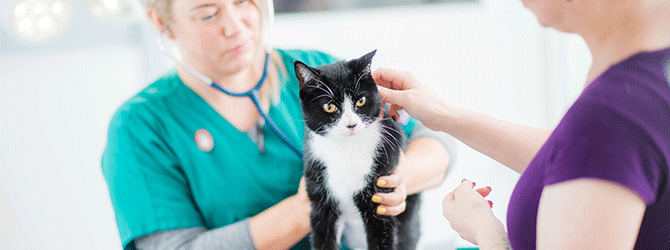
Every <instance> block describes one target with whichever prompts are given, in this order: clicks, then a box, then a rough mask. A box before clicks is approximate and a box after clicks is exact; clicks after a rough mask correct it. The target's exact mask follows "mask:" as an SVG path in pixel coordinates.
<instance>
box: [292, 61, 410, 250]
mask: <svg viewBox="0 0 670 250" xmlns="http://www.w3.org/2000/svg"><path fill="white" fill-rule="evenodd" d="M375 53H376V50H375V51H372V52H370V53H368V54H366V55H364V56H362V57H361V58H358V59H353V60H349V61H339V62H335V63H332V64H328V65H323V66H320V67H316V68H312V67H309V66H307V65H306V64H305V63H303V62H301V61H295V63H294V66H295V72H296V76H297V77H298V81H299V85H300V94H299V95H300V100H301V102H302V110H303V116H304V119H305V126H306V129H305V140H304V155H305V156H304V164H305V165H304V176H305V184H306V189H307V195H308V197H309V200H310V202H311V206H312V211H311V214H310V220H311V221H310V224H311V237H310V242H311V244H312V248H313V249H317V250H331V249H339V247H340V244H341V238H342V235H343V233H344V232H343V231H344V229H345V225H346V226H351V225H354V226H358V227H361V225H363V226H362V227H364V229H360V230H349V228H348V229H347V231H348V232H349V231H359V232H365V234H366V239H367V247H368V249H402V250H408V249H415V248H416V243H417V241H418V238H419V234H420V233H419V230H420V229H419V218H418V206H419V195H418V194H413V195H409V196H407V199H406V204H407V206H406V209H405V211H404V212H403V213H401V214H400V215H398V216H395V217H394V216H386V215H379V214H377V206H378V204H377V203H373V202H372V201H371V199H372V196H373V195H374V194H375V193H379V192H385V193H388V192H392V191H393V189H391V188H381V187H378V186H377V185H376V182H377V179H378V178H379V177H381V176H387V175H390V174H391V173H392V172H393V170H394V169H395V168H396V166H397V165H398V160H399V157H400V151H401V150H402V149H403V148H404V147H405V146H406V141H407V139H406V138H405V134H404V132H403V130H402V129H401V127H400V126H399V125H398V123H397V122H395V121H393V120H391V119H390V118H388V114H386V115H385V117H384V118H382V117H380V111H381V110H382V108H381V97H380V96H379V93H378V90H377V87H376V85H375V82H374V80H373V79H372V75H371V73H370V66H371V62H372V57H373V56H374V54H375Z"/></svg>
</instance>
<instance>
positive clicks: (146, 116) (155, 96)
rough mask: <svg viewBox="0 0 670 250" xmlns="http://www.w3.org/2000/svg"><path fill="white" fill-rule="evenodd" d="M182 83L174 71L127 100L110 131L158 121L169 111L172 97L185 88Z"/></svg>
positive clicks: (119, 109) (114, 118)
mask: <svg viewBox="0 0 670 250" xmlns="http://www.w3.org/2000/svg"><path fill="white" fill-rule="evenodd" d="M180 81H181V80H179V77H178V76H177V73H176V71H174V70H172V71H170V72H168V73H166V74H164V75H163V76H161V77H160V78H158V79H157V80H156V81H154V82H153V83H151V84H150V85H148V86H147V87H145V88H144V89H142V90H140V91H139V92H138V93H136V94H135V95H133V96H132V97H130V98H129V99H127V100H126V101H125V102H123V103H122V104H121V105H120V106H119V108H118V109H117V110H116V112H115V113H114V115H113V116H112V120H111V122H110V131H111V130H112V129H113V128H119V127H123V126H133V125H139V124H138V123H147V122H152V121H154V120H156V119H158V118H159V117H160V116H161V114H162V113H163V112H166V111H167V110H166V107H167V106H169V103H170V102H172V99H173V98H171V97H173V96H174V95H175V93H176V92H178V91H180V89H181V88H182V87H183V86H181V85H182V84H181V82H180Z"/></svg>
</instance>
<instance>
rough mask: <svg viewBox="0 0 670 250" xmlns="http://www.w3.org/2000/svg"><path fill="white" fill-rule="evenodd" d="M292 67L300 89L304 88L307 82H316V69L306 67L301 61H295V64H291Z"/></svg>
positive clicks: (317, 75)
mask: <svg viewBox="0 0 670 250" xmlns="http://www.w3.org/2000/svg"><path fill="white" fill-rule="evenodd" d="M293 66H294V67H295V76H297V77H298V82H299V83H300V88H301V89H302V88H303V87H305V85H306V84H307V83H308V82H311V81H312V80H316V79H318V77H319V73H318V72H317V71H316V69H314V68H312V67H310V66H307V64H305V63H303V62H301V61H298V60H296V61H295V63H293Z"/></svg>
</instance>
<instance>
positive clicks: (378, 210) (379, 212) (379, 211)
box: [377, 206, 386, 214]
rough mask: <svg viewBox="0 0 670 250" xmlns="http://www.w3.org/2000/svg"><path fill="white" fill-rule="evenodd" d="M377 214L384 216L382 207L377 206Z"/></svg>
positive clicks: (384, 210) (384, 212)
mask: <svg viewBox="0 0 670 250" xmlns="http://www.w3.org/2000/svg"><path fill="white" fill-rule="evenodd" d="M377 213H378V214H386V208H383V207H381V206H379V207H378V208H377Z"/></svg>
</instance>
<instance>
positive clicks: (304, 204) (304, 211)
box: [293, 176, 312, 229]
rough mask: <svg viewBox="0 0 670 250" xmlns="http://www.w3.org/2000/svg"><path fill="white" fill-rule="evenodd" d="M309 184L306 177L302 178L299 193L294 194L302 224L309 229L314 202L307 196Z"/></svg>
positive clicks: (295, 209) (295, 208) (296, 209)
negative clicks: (306, 182)
mask: <svg viewBox="0 0 670 250" xmlns="http://www.w3.org/2000/svg"><path fill="white" fill-rule="evenodd" d="M306 187H307V185H306V184H305V177H304V176H303V177H302V178H300V185H299V186H298V193H296V194H295V195H293V200H294V201H295V202H294V205H295V207H294V211H295V212H297V213H296V214H297V215H299V217H300V218H301V219H300V220H299V221H300V222H301V223H300V224H301V226H303V227H306V228H307V229H309V227H310V225H309V220H310V219H309V214H310V213H311V212H312V204H311V203H310V201H309V197H307V188H306Z"/></svg>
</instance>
